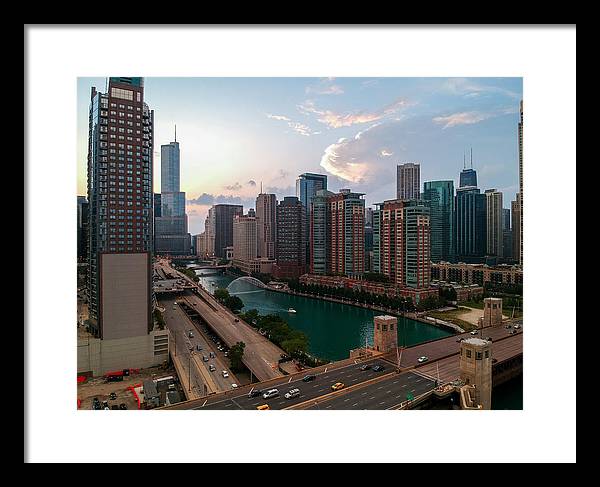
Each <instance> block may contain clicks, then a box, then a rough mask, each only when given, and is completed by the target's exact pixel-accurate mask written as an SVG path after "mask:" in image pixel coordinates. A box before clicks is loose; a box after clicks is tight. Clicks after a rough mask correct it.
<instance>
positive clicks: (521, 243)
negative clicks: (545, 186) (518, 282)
mask: <svg viewBox="0 0 600 487" xmlns="http://www.w3.org/2000/svg"><path fill="white" fill-rule="evenodd" d="M519 115H520V121H519V199H518V201H519V205H520V209H519V264H520V265H523V100H521V103H520V104H519Z"/></svg>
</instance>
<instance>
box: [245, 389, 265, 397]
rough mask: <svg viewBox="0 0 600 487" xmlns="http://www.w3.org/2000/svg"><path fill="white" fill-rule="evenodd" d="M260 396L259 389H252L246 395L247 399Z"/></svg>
mask: <svg viewBox="0 0 600 487" xmlns="http://www.w3.org/2000/svg"><path fill="white" fill-rule="evenodd" d="M261 394H262V391H261V390H260V389H252V390H251V391H250V392H249V393H248V397H256V396H260V395H261Z"/></svg>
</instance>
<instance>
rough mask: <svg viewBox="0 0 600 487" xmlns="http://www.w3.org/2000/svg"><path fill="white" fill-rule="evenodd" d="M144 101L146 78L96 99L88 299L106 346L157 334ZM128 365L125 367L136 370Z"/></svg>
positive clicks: (113, 83) (149, 125)
mask: <svg viewBox="0 0 600 487" xmlns="http://www.w3.org/2000/svg"><path fill="white" fill-rule="evenodd" d="M143 98H144V83H143V78H125V77H111V78H110V79H109V83H108V93H100V92H98V91H97V90H96V88H95V87H94V88H92V93H91V104H90V111H89V143H88V200H89V204H90V221H89V225H90V232H89V235H90V241H89V250H88V252H89V253H88V255H89V257H88V261H89V273H88V294H89V313H90V329H91V331H92V332H93V333H94V334H95V335H96V336H97V337H99V338H101V339H102V340H112V339H128V338H132V337H137V336H147V335H148V333H149V332H150V331H151V330H152V328H153V318H152V269H151V264H152V216H153V196H152V146H153V123H154V122H153V121H154V112H153V111H152V110H150V108H149V107H148V105H147V104H146V103H144V99H143ZM126 353H127V352H126V347H125V348H124V349H123V354H125V355H126ZM127 358H128V357H127V356H124V357H123V361H122V362H120V363H130V364H131V365H129V366H135V365H133V364H132V363H131V362H127ZM141 362H143V361H140V363H141Z"/></svg>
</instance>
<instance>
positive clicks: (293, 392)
mask: <svg viewBox="0 0 600 487" xmlns="http://www.w3.org/2000/svg"><path fill="white" fill-rule="evenodd" d="M299 395H300V389H292V390H290V391H288V392H286V393H285V394H284V396H283V397H285V398H286V399H292V398H294V397H298V396H299Z"/></svg>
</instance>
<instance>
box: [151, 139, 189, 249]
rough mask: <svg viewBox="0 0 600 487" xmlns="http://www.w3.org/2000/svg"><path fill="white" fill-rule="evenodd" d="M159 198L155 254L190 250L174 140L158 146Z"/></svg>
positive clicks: (177, 150) (177, 144) (176, 147)
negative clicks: (159, 169)
mask: <svg viewBox="0 0 600 487" xmlns="http://www.w3.org/2000/svg"><path fill="white" fill-rule="evenodd" d="M160 167H161V180H160V190H161V191H160V200H161V201H160V202H161V216H159V217H155V219H154V225H155V227H154V228H155V242H156V249H155V251H156V253H157V254H171V255H188V254H190V244H191V241H190V234H189V233H188V221H187V215H186V213H185V193H184V192H181V191H179V189H180V187H179V182H180V176H179V171H180V152H179V142H177V128H175V140H174V141H173V142H170V143H168V144H164V145H161V147H160Z"/></svg>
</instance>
